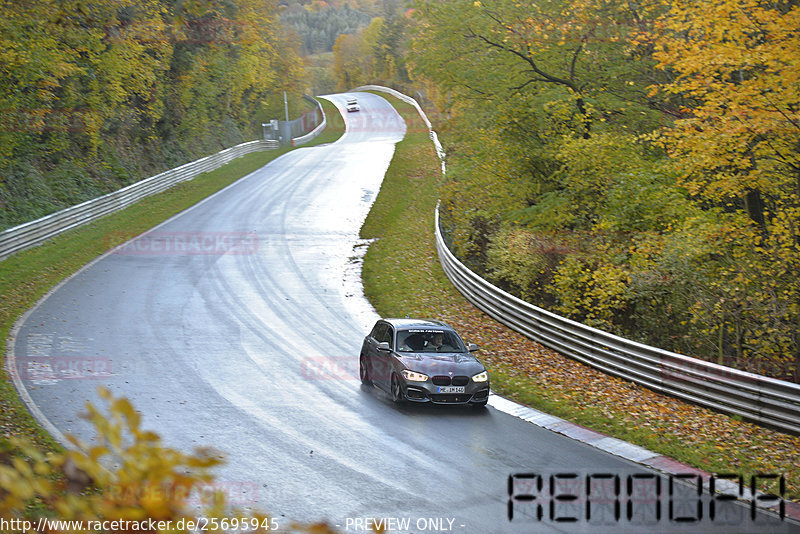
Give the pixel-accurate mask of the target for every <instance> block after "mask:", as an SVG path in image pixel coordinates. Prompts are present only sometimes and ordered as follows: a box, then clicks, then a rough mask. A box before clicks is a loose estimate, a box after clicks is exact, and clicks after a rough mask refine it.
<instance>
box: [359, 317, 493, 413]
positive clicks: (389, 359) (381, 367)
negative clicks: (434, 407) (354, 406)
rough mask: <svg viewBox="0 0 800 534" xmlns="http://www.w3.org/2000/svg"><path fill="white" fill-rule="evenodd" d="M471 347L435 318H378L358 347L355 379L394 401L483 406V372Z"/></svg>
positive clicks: (486, 394)
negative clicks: (359, 377) (374, 387)
mask: <svg viewBox="0 0 800 534" xmlns="http://www.w3.org/2000/svg"><path fill="white" fill-rule="evenodd" d="M477 350H478V347H477V345H475V344H474V343H470V344H469V345H465V344H464V342H463V341H462V340H461V337H460V336H459V335H458V334H457V333H456V331H455V330H454V329H453V328H452V327H451V326H449V325H447V324H445V323H443V322H441V321H429V320H423V319H381V320H379V321H378V322H376V323H375V326H374V327H373V328H372V330H371V331H370V333H369V334H368V335H367V337H366V338H364V343H363V344H362V346H361V355H360V357H359V373H360V375H361V382H362V383H364V384H366V385H374V386H377V387H378V388H380V389H382V390H384V391H386V392H387V393H389V395H391V397H392V400H394V401H395V402H405V401H410V402H431V403H434V404H469V405H473V406H486V402H487V401H488V400H489V374H488V373H487V372H486V368H485V367H484V366H483V364H482V363H481V362H480V361H479V360H478V359H477V358H476V357H475V356H474V355H473V354H472V353H473V352H475V351H477Z"/></svg>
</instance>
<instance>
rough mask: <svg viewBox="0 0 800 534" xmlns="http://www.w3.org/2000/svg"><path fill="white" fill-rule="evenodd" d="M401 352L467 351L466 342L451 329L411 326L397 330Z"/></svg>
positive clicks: (398, 346)
mask: <svg viewBox="0 0 800 534" xmlns="http://www.w3.org/2000/svg"><path fill="white" fill-rule="evenodd" d="M397 350H398V351H399V352H467V348H466V347H465V346H464V342H463V341H461V338H460V337H458V335H457V334H456V333H455V332H453V331H450V330H442V329H437V328H411V329H408V330H400V331H399V332H397Z"/></svg>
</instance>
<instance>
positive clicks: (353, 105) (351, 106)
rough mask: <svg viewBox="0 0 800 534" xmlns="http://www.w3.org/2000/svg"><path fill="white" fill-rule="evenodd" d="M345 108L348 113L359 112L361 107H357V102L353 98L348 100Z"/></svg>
mask: <svg viewBox="0 0 800 534" xmlns="http://www.w3.org/2000/svg"><path fill="white" fill-rule="evenodd" d="M346 107H347V111H348V112H351V111H360V110H361V106H359V105H358V100H356V99H355V98H348V99H347V104H346Z"/></svg>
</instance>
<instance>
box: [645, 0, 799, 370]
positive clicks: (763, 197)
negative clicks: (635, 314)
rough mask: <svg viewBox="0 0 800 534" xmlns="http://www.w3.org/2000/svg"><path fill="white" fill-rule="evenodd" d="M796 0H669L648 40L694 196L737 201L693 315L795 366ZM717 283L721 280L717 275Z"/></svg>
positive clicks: (672, 139) (741, 350)
mask: <svg viewBox="0 0 800 534" xmlns="http://www.w3.org/2000/svg"><path fill="white" fill-rule="evenodd" d="M798 28H800V6H798V5H797V3H796V2H762V1H757V0H704V1H701V2H671V3H670V10H669V13H668V14H667V15H666V16H665V17H664V18H663V19H662V21H661V23H660V25H659V28H658V32H657V34H656V37H655V49H656V58H657V59H658V60H659V61H660V65H661V67H662V68H664V69H665V70H667V71H669V72H672V73H674V80H673V81H672V82H671V83H669V84H665V85H664V86H663V87H661V90H662V91H666V92H668V93H672V94H677V95H681V96H682V97H684V98H685V99H686V102H687V105H686V106H685V107H684V109H683V113H684V117H683V118H681V119H680V120H678V121H677V122H676V124H675V127H674V128H670V129H668V130H666V131H665V132H664V134H663V137H662V140H663V143H664V145H665V146H666V147H667V149H668V150H669V153H670V154H671V155H672V157H673V158H674V160H675V161H676V162H678V163H679V165H680V166H681V168H682V170H683V174H682V176H681V179H680V183H681V184H682V185H683V186H685V187H686V188H687V189H688V190H689V192H690V193H692V194H693V195H695V196H696V197H697V198H698V199H701V200H702V201H704V202H707V203H709V204H712V205H719V206H724V207H726V208H728V209H736V208H741V209H743V210H744V211H745V212H746V213H747V215H748V216H749V218H750V219H751V221H752V223H753V224H752V227H751V228H749V229H742V230H741V232H740V234H739V236H737V237H738V245H739V246H737V247H734V249H733V250H732V252H731V256H732V257H731V259H730V261H729V262H727V265H725V266H724V268H722V269H721V270H720V272H719V275H720V278H721V280H720V284H718V287H719V290H718V291H716V292H715V293H714V295H713V298H708V299H706V300H704V301H702V302H701V301H698V303H697V309H698V310H702V312H703V313H702V314H701V316H702V317H703V318H702V319H701V320H700V321H698V322H702V321H706V322H710V323H711V324H714V325H716V332H718V335H719V339H720V346H722V344H723V343H722V341H723V340H725V339H727V340H728V341H727V343H728V344H730V345H731V346H732V348H733V349H734V350H735V351H736V353H737V354H760V355H771V356H772V357H773V358H777V359H787V358H792V357H794V358H795V361H796V362H798V363H800V339H798V336H797V332H798V330H800V329H798V325H800V284H799V283H798V282H800V280H799V279H798V273H800V223H799V222H798V221H800V78H799V76H800V74H799V73H800V34H798V32H797V29H798ZM723 280H725V281H727V283H721V282H722V281H723Z"/></svg>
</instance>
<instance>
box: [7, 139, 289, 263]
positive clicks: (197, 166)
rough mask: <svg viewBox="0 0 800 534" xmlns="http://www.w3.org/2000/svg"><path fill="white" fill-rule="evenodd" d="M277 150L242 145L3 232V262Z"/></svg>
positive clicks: (261, 143)
mask: <svg viewBox="0 0 800 534" xmlns="http://www.w3.org/2000/svg"><path fill="white" fill-rule="evenodd" d="M276 148H278V142H277V141H268V140H258V141H250V142H247V143H242V144H240V145H236V146H233V147H231V148H226V149H225V150H222V151H220V152H217V153H216V154H213V155H211V156H206V157H204V158H201V159H198V160H196V161H192V162H190V163H186V164H185V165H181V166H180V167H176V168H174V169H170V170H168V171H164V172H162V173H160V174H156V175H155V176H151V177H150V178H145V179H144V180H140V181H138V182H136V183H134V184H131V185H129V186H127V187H123V188H122V189H118V190H117V191H113V192H111V193H108V194H106V195H103V196H101V197H98V198H95V199H92V200H87V201H86V202H83V203H81V204H77V205H75V206H70V207H69V208H65V209H63V210H61V211H58V212H56V213H52V214H50V215H46V216H44V217H42V218H41V219H37V220H35V221H31V222H28V223H24V224H21V225H19V226H15V227H13V228H9V229H7V230H4V231H3V232H0V260H3V259H5V258H7V257H8V256H11V255H12V254H14V253H16V252H19V251H20V250H24V249H26V248H30V247H33V246H36V245H39V244H41V243H42V242H44V241H46V240H48V239H51V238H53V237H55V236H57V235H59V234H61V233H63V232H66V231H68V230H71V229H73V228H77V227H78V226H81V225H84V224H86V223H89V222H92V221H94V220H96V219H99V218H100V217H103V216H105V215H108V214H109V213H113V212H115V211H118V210H121V209H123V208H126V207H128V206H130V205H131V204H134V203H135V202H138V201H139V200H141V199H143V198H145V197H148V196H150V195H154V194H156V193H160V192H161V191H164V190H166V189H169V188H170V187H172V186H174V185H175V184H178V183H180V182H184V181H186V180H191V179H192V178H194V177H195V176H197V175H199V174H202V173H204V172H209V171H213V170H214V169H217V168H219V167H221V166H223V165H225V164H226V163H229V162H231V161H233V160H234V159H236V158H239V157H241V156H244V155H246V154H250V153H251V152H258V151H261V150H272V149H276Z"/></svg>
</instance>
